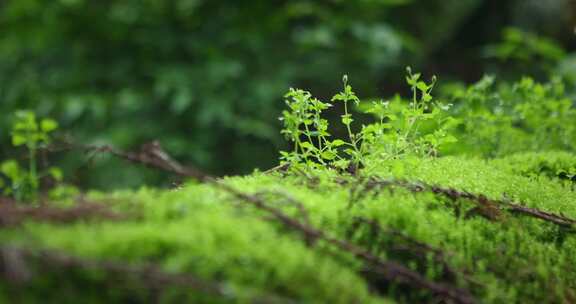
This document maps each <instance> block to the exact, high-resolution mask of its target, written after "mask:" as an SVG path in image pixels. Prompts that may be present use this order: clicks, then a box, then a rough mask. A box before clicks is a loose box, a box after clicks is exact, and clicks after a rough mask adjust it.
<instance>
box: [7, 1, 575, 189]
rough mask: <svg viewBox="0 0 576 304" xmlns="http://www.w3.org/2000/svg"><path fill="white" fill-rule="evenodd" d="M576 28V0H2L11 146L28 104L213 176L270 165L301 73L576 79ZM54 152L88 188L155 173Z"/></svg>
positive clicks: (321, 79) (383, 81) (134, 181)
mask: <svg viewBox="0 0 576 304" xmlns="http://www.w3.org/2000/svg"><path fill="white" fill-rule="evenodd" d="M575 26H576V1H573V0H548V1H542V0H508V1H507V0H356V1H344V0H323V1H320V0H319V1H307V0H292V1H282V0H275V1H270V0H267V1H265V0H254V1H248V0H246V1H208V0H98V1H88V0H51V1H46V0H5V1H1V2H0V31H1V32H0V159H4V158H8V157H14V156H15V155H17V154H18V151H17V150H14V149H12V148H11V147H10V144H9V129H10V124H11V116H12V114H13V112H14V111H15V110H17V109H30V110H34V111H36V112H37V113H38V114H39V115H40V116H43V117H52V118H54V119H56V120H58V121H59V122H60V124H61V130H62V131H61V135H62V136H63V135H67V136H70V137H71V138H73V140H74V141H76V142H82V143H100V144H105V143H109V144H114V145H116V146H118V147H121V148H124V149H134V148H136V147H137V146H139V145H140V144H142V143H144V142H147V141H151V140H154V139H158V140H159V141H160V142H161V143H162V144H163V145H164V147H165V148H166V149H167V150H168V151H170V152H171V153H172V154H173V155H174V156H175V157H177V158H178V159H180V160H182V161H183V162H186V163H189V164H192V165H195V166H197V167H199V168H202V169H203V170H206V171H208V172H211V173H214V174H219V175H224V174H237V173H246V172H250V171H251V170H253V169H254V168H261V169H266V168H269V167H272V166H274V165H275V164H276V163H277V158H278V152H277V151H278V150H279V149H281V148H283V147H284V145H285V143H284V141H283V139H282V138H281V136H280V134H279V129H280V127H281V126H280V122H279V121H278V116H279V115H280V111H281V109H282V108H283V107H284V103H283V101H282V96H283V94H284V93H285V92H286V90H287V89H288V88H289V87H291V86H292V87H301V88H305V89H307V90H311V91H312V92H313V93H314V94H315V95H317V96H319V97H324V98H326V97H328V96H331V95H332V94H333V93H335V92H336V91H337V90H338V89H339V88H340V85H341V84H340V79H341V77H342V75H343V74H348V75H349V78H350V80H351V83H352V85H353V86H354V88H355V90H356V91H357V92H358V93H359V95H361V96H364V97H372V96H383V97H387V96H391V95H393V94H394V93H396V92H401V93H409V92H408V91H407V89H406V87H405V85H404V82H403V81H404V76H403V75H404V72H403V71H404V68H405V67H406V66H407V65H411V66H413V67H415V68H416V69H418V70H421V71H423V72H424V73H425V74H426V75H430V74H432V73H434V74H437V75H439V77H440V82H441V83H449V82H451V81H454V80H461V81H465V82H475V81H478V80H479V79H480V78H481V77H482V75H483V74H485V73H495V74H497V75H498V77H499V78H501V79H502V78H503V79H514V80H516V79H518V78H519V77H520V75H522V74H526V73H527V74H529V75H532V76H534V77H536V78H537V79H538V78H546V77H548V75H550V74H562V75H565V76H566V77H567V78H570V77H574V76H575V75H576V72H574V71H575V70H576V59H575V57H574V55H572V54H571V53H572V52H573V51H574V50H576V35H575ZM575 78H576V77H574V78H572V79H575ZM50 157H51V158H52V159H53V161H55V162H59V163H61V165H62V166H64V167H65V168H67V170H68V171H70V174H71V176H72V182H74V183H76V184H80V185H83V186H87V187H96V188H118V187H126V186H135V185H139V184H142V183H157V182H158V181H159V180H160V178H159V176H158V175H157V174H156V173H154V172H150V171H147V170H141V169H139V168H135V167H133V166H130V165H126V164H122V163H121V162H118V161H114V160H112V159H101V160H100V161H99V163H98V165H95V166H90V165H89V164H88V165H87V164H86V161H85V157H83V156H82V155H78V154H75V155H63V154H56V155H52V156H50Z"/></svg>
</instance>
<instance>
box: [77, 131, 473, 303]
mask: <svg viewBox="0 0 576 304" xmlns="http://www.w3.org/2000/svg"><path fill="white" fill-rule="evenodd" d="M82 148H83V149H84V150H87V151H97V152H104V153H110V154H112V155H115V156H117V157H120V158H122V159H126V160H128V161H131V162H134V163H139V164H143V165H146V166H148V167H152V168H157V169H161V170H164V171H167V172H171V173H174V174H177V175H180V176H183V177H191V178H194V179H197V180H199V181H202V182H205V183H208V184H212V185H214V186H215V187H217V188H219V189H221V190H223V191H226V192H228V193H230V194H231V195H233V196H234V197H236V198H237V199H239V200H241V201H243V202H245V203H247V204H249V205H252V206H254V207H256V208H257V209H260V210H263V211H265V212H267V213H269V214H270V215H272V216H273V217H275V218H276V219H277V220H278V221H279V222H281V223H282V224H283V225H285V226H286V227H290V228H292V229H294V230H296V231H299V232H300V233H302V234H303V235H304V236H305V237H306V239H316V240H322V241H324V242H325V243H327V244H330V245H333V246H334V247H336V248H338V249H339V250H342V251H344V252H348V253H350V254H353V255H354V256H355V257H357V258H358V259H360V260H362V261H364V262H365V263H366V266H369V267H371V268H372V269H373V270H374V272H377V273H379V274H380V275H382V276H383V277H384V278H385V279H387V280H388V281H389V282H393V283H397V284H404V285H407V286H410V287H412V288H415V289H421V290H427V291H429V292H430V293H432V294H433V295H434V296H436V297H439V298H440V299H442V300H444V301H450V302H454V303H465V304H467V303H475V302H476V300H475V299H474V298H473V297H472V296H471V295H470V293H469V292H468V291H467V290H464V289H460V288H458V287H454V286H451V285H447V284H443V283H437V282H433V281H430V280H428V279H426V278H425V277H423V276H422V275H421V274H419V273H417V272H415V271H412V270H410V269H409V268H407V267H405V266H403V265H401V264H398V263H395V262H392V261H384V260H382V259H380V258H379V257H377V256H375V255H372V254H371V253H370V252H368V251H367V250H365V249H363V248H361V247H358V246H356V245H354V244H351V243H349V242H347V241H344V240H341V239H338V238H336V237H334V236H331V235H329V234H327V233H326V232H324V231H322V230H319V229H317V228H315V227H313V226H311V225H309V224H305V223H302V222H300V221H298V220H296V219H294V218H292V217H290V216H288V215H287V214H285V213H284V212H283V211H282V210H280V209H278V208H274V207H271V206H269V205H268V204H267V203H266V202H265V201H264V200H263V199H262V198H261V197H258V196H255V195H250V194H247V193H244V192H242V191H239V190H237V189H236V188H234V187H232V186H230V185H228V184H226V183H224V182H222V181H221V180H218V179H216V178H213V177H211V176H209V175H206V174H203V173H202V172H201V171H199V170H196V169H193V168H189V167H185V166H183V165H180V164H179V163H177V162H176V161H174V160H172V158H171V157H170V156H169V155H168V154H167V153H166V152H165V151H164V150H162V148H161V146H160V145H159V144H158V142H153V143H151V144H147V145H144V146H142V148H141V150H140V151H139V152H136V153H132V152H123V151H120V150H117V149H115V148H113V147H111V146H103V147H96V146H83V147H82Z"/></svg>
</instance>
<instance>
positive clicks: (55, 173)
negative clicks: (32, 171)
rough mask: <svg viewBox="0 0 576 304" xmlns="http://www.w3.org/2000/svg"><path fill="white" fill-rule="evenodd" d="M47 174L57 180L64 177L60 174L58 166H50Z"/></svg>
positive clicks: (59, 180)
mask: <svg viewBox="0 0 576 304" xmlns="http://www.w3.org/2000/svg"><path fill="white" fill-rule="evenodd" d="M48 174H50V176H52V178H54V180H56V181H57V182H61V181H62V180H63V179H64V175H63V174H62V170H60V168H56V167H51V168H50V169H48Z"/></svg>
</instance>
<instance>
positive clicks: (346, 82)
mask: <svg viewBox="0 0 576 304" xmlns="http://www.w3.org/2000/svg"><path fill="white" fill-rule="evenodd" d="M342 82H343V83H344V86H346V85H347V84H348V75H347V74H344V76H342Z"/></svg>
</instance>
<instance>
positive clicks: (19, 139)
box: [12, 133, 28, 147]
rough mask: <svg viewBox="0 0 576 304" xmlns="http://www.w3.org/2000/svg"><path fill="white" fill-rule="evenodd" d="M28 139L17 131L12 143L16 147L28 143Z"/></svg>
mask: <svg viewBox="0 0 576 304" xmlns="http://www.w3.org/2000/svg"><path fill="white" fill-rule="evenodd" d="M27 141H28V140H27V138H26V137H24V136H22V135H20V134H17V133H16V134H13V135H12V145H13V146H15V147H18V146H21V145H24V144H26V142H27Z"/></svg>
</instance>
